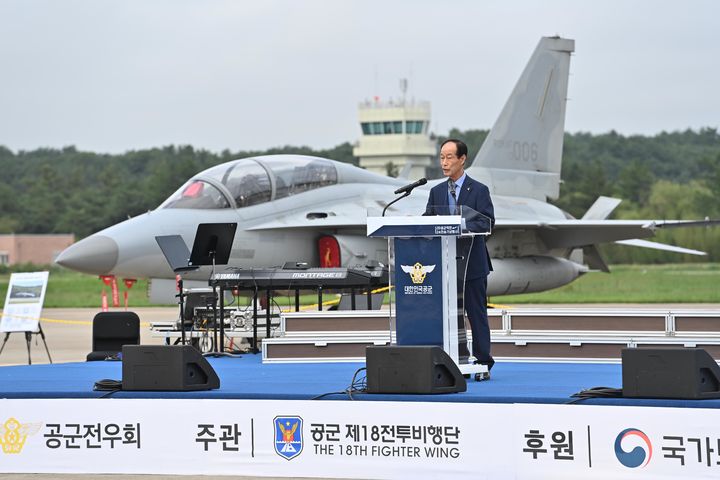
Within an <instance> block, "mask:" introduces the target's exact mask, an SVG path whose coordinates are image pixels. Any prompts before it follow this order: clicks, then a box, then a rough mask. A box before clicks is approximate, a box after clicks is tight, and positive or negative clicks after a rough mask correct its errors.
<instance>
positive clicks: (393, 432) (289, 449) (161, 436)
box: [0, 354, 720, 479]
mask: <svg viewBox="0 0 720 480" xmlns="http://www.w3.org/2000/svg"><path fill="white" fill-rule="evenodd" d="M209 361H210V364H211V365H212V366H213V368H214V369H215V371H216V372H217V374H218V376H219V377H220V381H221V388H220V389H218V390H211V391H199V392H124V391H118V392H116V393H113V394H111V395H108V394H107V392H96V391H93V384H94V383H95V382H96V381H97V380H100V379H117V380H120V379H121V377H122V365H121V362H119V361H100V362H78V363H62V364H53V365H33V366H7V367H0V427H2V429H3V432H4V433H3V435H0V443H2V444H3V453H2V454H0V473H76V474H86V473H96V474H99V473H117V474H177V475H238V474H244V475H256V476H273V477H288V478H294V477H317V478H405V477H413V478H446V477H447V476H450V475H455V476H458V477H459V478H467V477H468V476H473V477H479V478H493V479H496V478H499V479H503V478H507V479H511V478H513V479H514V478H653V479H654V478H685V477H690V476H692V477H694V478H717V477H718V475H719V474H720V453H718V452H720V438H719V436H718V434H717V428H716V426H717V425H720V400H660V399H655V400H653V399H624V398H602V399H588V400H582V401H577V400H576V399H574V398H573V397H572V396H571V395H572V394H573V393H576V392H579V391H581V390H583V389H587V388H590V387H599V386H603V387H613V388H620V387H621V386H622V385H621V384H622V379H621V365H620V364H619V363H568V362H566V363H537V362H535V363H533V362H517V363H515V362H499V363H497V364H496V365H495V367H494V368H493V370H492V379H491V380H489V381H485V382H475V381H472V380H471V381H469V382H468V389H467V391H466V392H463V393H456V394H442V395H384V394H363V393H354V394H353V395H352V397H350V396H349V395H348V394H347V393H343V392H344V391H345V390H346V389H347V388H348V387H349V385H350V384H351V382H352V379H353V375H354V374H355V373H356V371H357V370H358V369H360V368H362V367H363V366H364V364H362V363H298V364H291V363H280V364H263V363H261V358H260V355H253V354H244V355H242V356H241V357H239V358H228V357H220V358H209ZM101 397H104V398H101ZM318 397H319V398H318ZM15 433H17V435H15ZM11 434H12V435H11ZM478 472H482V474H481V475H478Z"/></svg>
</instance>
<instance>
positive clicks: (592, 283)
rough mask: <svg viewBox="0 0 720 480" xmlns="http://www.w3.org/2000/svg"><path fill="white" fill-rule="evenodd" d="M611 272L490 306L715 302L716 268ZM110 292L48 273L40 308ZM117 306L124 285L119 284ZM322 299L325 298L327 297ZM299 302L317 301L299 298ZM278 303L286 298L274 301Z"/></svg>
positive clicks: (1, 289) (1, 281) (137, 289)
mask: <svg viewBox="0 0 720 480" xmlns="http://www.w3.org/2000/svg"><path fill="white" fill-rule="evenodd" d="M611 270H612V273H610V274H607V273H589V274H586V275H583V276H582V277H580V278H579V279H578V280H576V281H575V282H573V283H571V284H569V285H566V286H564V287H562V288H558V289H555V290H551V291H548V292H542V293H533V294H524V295H506V296H497V297H492V298H491V299H490V302H491V303H497V304H518V303H720V264H718V263H705V264H700V263H692V264H665V265H616V266H613V267H611ZM9 279H10V274H2V275H0V306H1V305H3V304H4V302H5V296H6V291H7V285H8V281H9ZM103 288H105V290H106V292H107V294H108V297H110V288H109V287H105V286H104V284H103V283H102V281H100V279H98V278H97V277H95V276H92V275H84V274H81V273H76V272H70V271H68V270H64V269H53V270H52V271H51V273H50V281H49V284H48V289H47V293H46V295H45V307H47V308H60V307H66V308H69V307H100V303H101V292H102V290H103ZM119 288H120V304H121V305H122V304H123V291H125V286H124V285H123V284H122V282H120V285H119ZM146 292H147V281H144V280H140V281H138V283H136V284H135V285H134V286H133V287H132V289H131V290H130V291H129V305H130V306H132V307H145V306H150V305H151V304H150V303H149V302H148V299H147V294H146ZM330 298H331V297H330V296H329V295H328V296H326V299H330ZM302 300H303V302H304V303H313V302H315V301H316V300H317V297H316V296H314V295H307V296H303V297H302ZM278 303H279V304H280V305H286V304H287V303H288V300H287V299H286V298H283V297H279V298H278Z"/></svg>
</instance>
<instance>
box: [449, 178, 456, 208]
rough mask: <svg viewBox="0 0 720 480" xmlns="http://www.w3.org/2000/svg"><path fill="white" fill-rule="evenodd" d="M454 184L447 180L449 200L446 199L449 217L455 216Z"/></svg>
mask: <svg viewBox="0 0 720 480" xmlns="http://www.w3.org/2000/svg"><path fill="white" fill-rule="evenodd" d="M455 186H456V185H455V182H454V181H453V180H452V179H450V180H448V189H449V190H450V198H449V199H448V200H449V202H448V208H449V210H450V214H451V215H456V214H457V196H456V194H455Z"/></svg>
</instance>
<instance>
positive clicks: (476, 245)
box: [425, 175, 495, 280]
mask: <svg viewBox="0 0 720 480" xmlns="http://www.w3.org/2000/svg"><path fill="white" fill-rule="evenodd" d="M457 204H458V205H466V206H468V207H470V208H472V209H473V210H475V211H476V212H479V213H481V214H482V215H476V216H474V217H473V216H468V215H466V214H463V217H464V218H465V226H466V228H467V229H468V230H470V231H471V232H482V231H487V230H488V229H490V228H492V227H493V226H494V225H495V210H494V209H493V204H492V200H491V199H490V190H488V187H487V186H485V185H484V184H482V183H480V182H478V181H477V180H473V179H472V178H470V176H469V175H468V176H466V177H465V181H464V182H463V185H462V190H461V191H460V192H459V194H458V196H457ZM449 214H450V207H449V206H448V184H447V182H442V183H439V184H438V185H435V186H434V187H433V188H432V189H431V190H430V197H429V198H428V203H427V206H426V207H425V215H449ZM488 223H489V225H488ZM470 240H471V239H470V238H467V237H466V238H458V242H457V246H458V252H457V254H458V256H459V257H462V261H460V262H459V263H458V277H459V278H462V274H463V272H464V271H465V262H466V261H467V260H468V258H469V260H470V261H469V264H468V265H467V273H466V275H465V280H474V279H476V278H480V277H483V276H487V274H488V273H490V271H491V270H492V262H491V261H490V254H489V253H488V251H487V247H486V246H485V237H483V236H480V235H478V236H476V237H474V240H473V241H472V242H471V241H470ZM471 244H472V250H470V245H471ZM468 253H469V255H468Z"/></svg>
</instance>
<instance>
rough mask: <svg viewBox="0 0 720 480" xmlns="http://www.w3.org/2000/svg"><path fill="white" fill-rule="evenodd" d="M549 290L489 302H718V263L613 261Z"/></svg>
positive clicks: (719, 285)
mask: <svg viewBox="0 0 720 480" xmlns="http://www.w3.org/2000/svg"><path fill="white" fill-rule="evenodd" d="M610 271H611V273H602V272H592V273H587V274H585V275H583V276H582V277H580V278H578V279H577V280H575V281H574V282H572V283H570V284H568V285H565V286H564V287H560V288H557V289H555V290H551V291H548V292H542V293H530V294H522V295H504V296H497V297H492V298H491V299H490V302H491V303H499V304H518V303H720V263H670V264H662V265H614V266H611V267H610Z"/></svg>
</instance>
